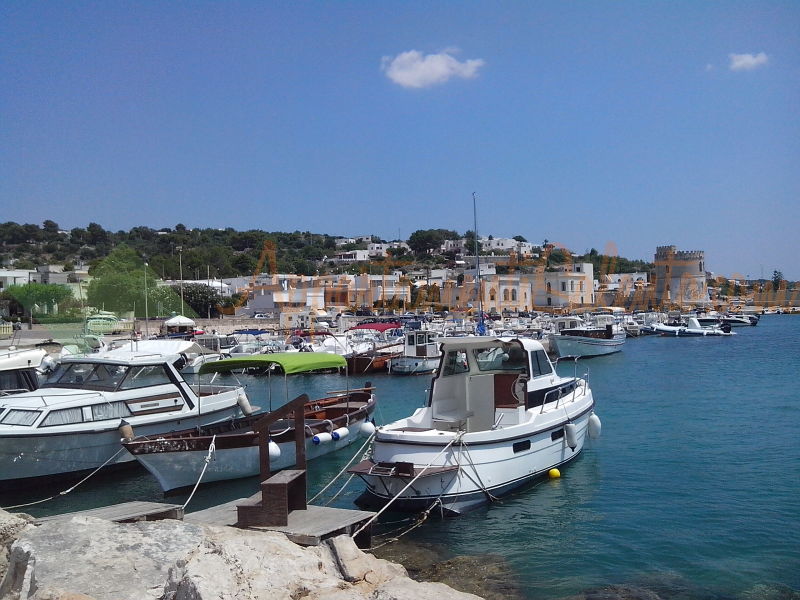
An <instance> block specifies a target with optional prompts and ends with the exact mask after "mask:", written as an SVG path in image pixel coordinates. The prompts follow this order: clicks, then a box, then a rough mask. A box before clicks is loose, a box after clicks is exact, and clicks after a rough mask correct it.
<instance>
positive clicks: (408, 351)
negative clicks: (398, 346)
mask: <svg viewBox="0 0 800 600" xmlns="http://www.w3.org/2000/svg"><path fill="white" fill-rule="evenodd" d="M437 337H438V334H437V333H436V332H435V331H409V332H408V333H406V339H405V347H404V349H403V355H404V356H411V357H418V358H428V357H436V356H439V344H438V343H437V342H436V338H437Z"/></svg>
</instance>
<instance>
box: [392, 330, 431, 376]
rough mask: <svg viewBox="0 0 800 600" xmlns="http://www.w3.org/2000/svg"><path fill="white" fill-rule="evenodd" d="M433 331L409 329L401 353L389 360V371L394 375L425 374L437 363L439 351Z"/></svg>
mask: <svg viewBox="0 0 800 600" xmlns="http://www.w3.org/2000/svg"><path fill="white" fill-rule="evenodd" d="M438 337H439V334H438V333H436V332H435V331H409V332H407V333H406V336H405V343H404V345H403V353H402V354H401V355H400V356H395V357H393V358H391V359H390V360H389V372H390V373H392V374H394V375H425V374H428V373H432V372H433V371H434V370H435V369H436V367H437V366H438V364H439V358H440V357H441V352H440V351H439V344H438V342H437V340H438Z"/></svg>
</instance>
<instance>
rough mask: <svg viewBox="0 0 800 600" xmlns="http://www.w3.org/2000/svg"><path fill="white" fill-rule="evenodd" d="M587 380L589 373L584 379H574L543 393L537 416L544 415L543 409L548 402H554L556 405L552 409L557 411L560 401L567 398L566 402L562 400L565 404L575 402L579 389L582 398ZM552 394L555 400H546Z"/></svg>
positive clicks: (586, 386)
mask: <svg viewBox="0 0 800 600" xmlns="http://www.w3.org/2000/svg"><path fill="white" fill-rule="evenodd" d="M588 378H589V373H588V372H587V373H586V374H585V378H584V377H575V378H573V379H572V380H570V381H568V382H567V383H563V384H561V385H559V386H558V387H555V388H553V389H552V390H550V391H548V392H547V393H545V395H544V398H543V399H542V408H541V409H540V410H539V414H542V413H544V408H545V406H546V405H547V403H548V402H553V401H555V403H556V404H555V406H554V407H553V409H557V408H558V407H559V404H561V400H562V399H564V398H568V400H564V402H565V403H566V402H567V401H569V402H575V400H576V399H577V398H578V389H579V388H580V389H581V390H582V391H581V395H582V396H583V395H585V394H586V390H587V389H588V385H589V384H588ZM553 394H556V397H555V400H552V399H548V398H549V397H550V396H551V395H553Z"/></svg>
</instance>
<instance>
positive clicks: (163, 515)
mask: <svg viewBox="0 0 800 600" xmlns="http://www.w3.org/2000/svg"><path fill="white" fill-rule="evenodd" d="M77 516H85V517H96V518H98V519H105V520H107V521H114V522H117V523H119V522H122V521H152V520H155V519H181V518H183V507H182V506H181V505H180V504H165V503H162V502H123V503H121V504H112V505H111V506H100V507H98V508H90V509H87V510H78V511H75V512H69V513H62V514H60V515H50V516H48V517H39V518H38V519H36V520H35V521H34V523H36V524H41V523H47V522H49V521H65V520H68V519H71V518H72V517H77Z"/></svg>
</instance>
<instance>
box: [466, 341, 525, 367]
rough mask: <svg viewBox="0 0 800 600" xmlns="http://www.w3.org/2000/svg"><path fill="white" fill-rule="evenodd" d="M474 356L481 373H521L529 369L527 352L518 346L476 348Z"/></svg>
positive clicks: (473, 352)
mask: <svg viewBox="0 0 800 600" xmlns="http://www.w3.org/2000/svg"><path fill="white" fill-rule="evenodd" d="M472 354H473V356H474V357H475V364H477V365H478V369H479V370H480V371H504V372H511V373H521V372H525V371H527V369H528V365H527V360H526V357H525V351H524V350H523V349H522V348H520V347H519V346H517V345H512V344H508V345H506V344H503V345H502V346H491V347H488V348H475V349H474V350H473V351H472Z"/></svg>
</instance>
